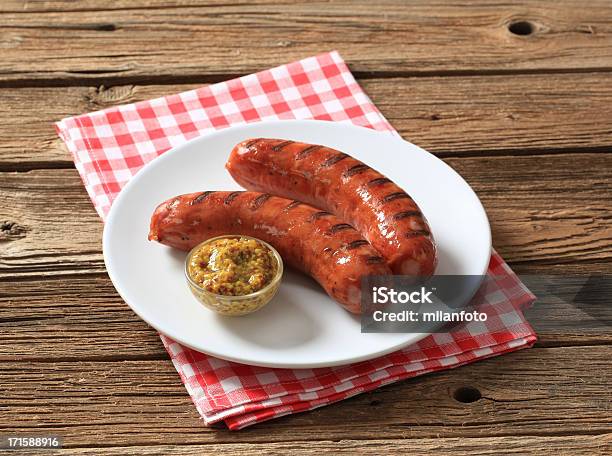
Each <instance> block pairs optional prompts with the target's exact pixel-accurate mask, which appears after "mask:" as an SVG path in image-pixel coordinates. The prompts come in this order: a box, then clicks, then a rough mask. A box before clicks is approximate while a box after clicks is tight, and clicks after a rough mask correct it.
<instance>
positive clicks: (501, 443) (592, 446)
mask: <svg viewBox="0 0 612 456" xmlns="http://www.w3.org/2000/svg"><path fill="white" fill-rule="evenodd" d="M611 439H612V438H611V436H610V434H602V435H596V436H590V435H589V436H581V437H580V438H576V437H575V436H565V437H532V436H520V437H517V436H511V437H488V438H475V439H466V438H445V439H444V438H434V439H418V440H417V439H414V440H408V439H406V440H382V439H376V440H349V439H342V440H340V441H337V442H331V441H317V442H312V441H306V442H304V441H302V442H288V443H255V444H253V443H237V444H209V445H184V446H178V445H159V446H139V447H133V446H129V447H111V448H96V449H91V448H71V449H64V450H60V451H58V452H57V454H58V455H83V456H85V455H95V456H98V455H100V456H105V455H124V454H125V455H133V454H140V455H143V456H166V455H168V454H172V455H179V456H181V455H183V456H192V455H197V456H200V455H202V454H233V455H239V456H247V455H261V454H266V455H272V456H284V455H292V454H297V455H306V456H308V455H320V454H335V455H336V454H337V455H355V454H359V455H374V456H378V455H380V454H391V455H393V454H419V455H424V456H427V455H432V456H439V455H440V454H455V455H469V456H496V455H499V454H505V455H525V454H530V455H533V456H538V455H542V456H544V455H550V454H571V455H575V456H580V455H584V456H596V455H604V454H606V452H607V451H608V450H609V449H610V445H612V443H611ZM21 454H22V455H25V456H27V455H36V456H38V455H39V454H40V451H39V450H38V451H33V450H25V451H24V452H22V453H21ZM54 454H55V453H54Z"/></svg>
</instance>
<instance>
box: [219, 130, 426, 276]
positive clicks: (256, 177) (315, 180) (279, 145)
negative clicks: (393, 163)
mask: <svg viewBox="0 0 612 456" xmlns="http://www.w3.org/2000/svg"><path fill="white" fill-rule="evenodd" d="M226 168H227V169H228V171H229V172H230V174H231V175H232V177H233V178H234V179H235V180H236V182H238V183H239V184H240V185H242V186H243V187H244V188H246V189H247V190H253V191H260V192H268V193H272V194H275V195H279V196H282V197H285V198H293V199H297V200H301V201H304V202H305V203H308V204H311V205H313V206H316V207H320V208H321V209H325V210H326V211H329V212H332V213H333V214H335V215H337V216H338V218H340V219H342V220H344V221H346V222H348V223H350V224H351V225H352V226H354V227H355V228H356V229H357V230H358V231H360V232H361V234H362V235H363V237H364V238H365V239H367V240H368V241H369V242H370V244H372V246H373V247H374V248H375V249H376V250H378V251H379V252H380V253H381V255H382V256H383V257H384V258H385V259H386V261H387V262H388V264H389V266H390V267H391V270H392V271H393V272H394V273H395V274H404V275H413V276H422V277H428V276H430V275H432V274H433V272H434V270H435V267H436V247H435V243H434V240H433V237H432V234H431V231H430V229H429V225H428V223H427V220H426V219H425V217H424V216H423V214H422V212H421V210H420V209H419V207H418V206H417V204H416V203H415V202H414V201H413V200H412V198H411V197H410V196H409V195H408V194H407V193H406V192H405V191H404V190H402V189H401V188H400V187H399V186H397V185H396V184H395V183H393V182H392V181H391V180H390V179H388V178H387V177H385V176H384V175H382V174H381V173H379V172H378V171H376V170H374V169H372V168H370V167H369V166H368V165H366V164H364V163H362V162H360V161H359V160H357V159H355V158H353V157H351V156H349V155H347V154H345V153H343V152H340V151H337V150H334V149H331V148H329V147H324V146H319V145H314V144H305V143H300V142H294V141H288V140H281V139H265V138H255V139H249V140H247V141H243V142H241V143H239V144H238V145H236V146H235V147H234V149H233V150H232V153H231V155H230V157H229V160H228V162H227V164H226Z"/></svg>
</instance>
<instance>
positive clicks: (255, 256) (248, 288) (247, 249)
mask: <svg viewBox="0 0 612 456" xmlns="http://www.w3.org/2000/svg"><path fill="white" fill-rule="evenodd" d="M276 267H277V266H276V260H275V257H274V254H273V253H272V252H271V251H270V249H268V248H267V247H266V246H264V245H262V244H261V243H259V242H257V240H255V239H250V238H243V237H237V238H222V239H217V240H215V241H213V242H211V243H208V244H204V245H202V246H201V247H200V248H199V249H198V250H196V251H195V252H194V253H193V255H192V256H191V259H190V261H189V264H188V267H187V273H188V274H189V277H190V278H191V279H192V280H193V281H194V282H195V283H197V284H198V285H199V286H201V287H202V288H204V289H205V290H207V291H209V292H211V293H215V294H219V295H225V296H243V295H247V294H251V293H254V292H256V291H259V290H261V289H262V288H264V287H265V286H266V285H268V284H269V283H270V282H271V281H272V279H273V278H274V276H275V274H276Z"/></svg>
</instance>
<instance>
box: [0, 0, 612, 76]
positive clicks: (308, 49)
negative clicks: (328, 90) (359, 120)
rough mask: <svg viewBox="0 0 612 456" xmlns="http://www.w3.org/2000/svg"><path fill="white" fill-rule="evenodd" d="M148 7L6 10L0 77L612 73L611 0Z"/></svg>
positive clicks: (62, 5)
mask: <svg viewBox="0 0 612 456" xmlns="http://www.w3.org/2000/svg"><path fill="white" fill-rule="evenodd" d="M147 3H148V2H146V3H145V2H144V1H141V2H138V3H136V2H134V3H132V2H127V1H124V2H119V3H118V5H115V6H113V7H107V6H106V5H105V6H104V7H102V6H100V4H99V3H97V2H94V1H87V2H83V3H76V4H75V3H72V2H44V3H40V2H27V3H20V2H16V1H11V2H7V3H3V6H2V8H3V10H4V11H5V12H4V13H2V16H1V17H0V24H1V25H2V36H1V42H0V43H1V46H2V48H3V64H2V68H1V70H0V80H3V81H5V82H19V81H21V83H24V82H28V81H29V82H31V81H36V80H39V81H53V82H54V83H55V84H57V83H58V82H59V81H65V82H70V81H74V80H79V81H81V80H84V79H95V80H99V79H100V78H104V80H106V81H111V80H122V81H127V80H130V81H131V82H134V81H136V80H142V79H147V80H149V81H150V80H152V79H154V78H157V80H160V79H165V80H170V79H173V78H176V77H177V76H179V77H181V78H186V77H200V76H202V75H207V76H214V75H218V76H220V77H225V76H227V75H228V74H245V73H249V72H253V71H256V70H260V69H263V68H268V67H271V66H275V65H278V64H281V63H285V62H289V61H292V60H294V59H298V58H302V57H306V56H309V55H313V54H317V53H319V52H323V51H326V50H330V49H338V50H339V51H340V52H341V53H342V55H343V56H344V57H345V59H346V60H347V61H348V62H350V63H351V66H352V68H353V70H355V71H356V72H358V73H362V74H366V73H368V74H398V73H401V74H431V73H442V74H444V73H461V72H495V71H505V72H517V71H559V70H561V71H563V70H568V69H570V70H586V69H598V70H606V71H607V70H610V69H612V46H611V44H612V33H611V32H612V20H611V18H612V6H611V5H610V3H609V2H606V1H601V0H600V1H593V2H588V3H586V4H585V3H584V2H581V1H578V0H567V1H565V2H561V3H560V2H556V1H552V0H548V1H536V0H522V1H520V2H513V3H511V4H509V3H501V4H500V3H499V2H495V1H492V0H489V1H487V2H479V3H478V4H471V5H469V7H466V6H467V5H465V4H464V3H462V2H459V3H449V2H444V1H436V2H430V1H424V0H423V1H419V2H410V3H406V2H403V1H400V0H384V1H382V2H377V4H376V6H375V7H374V6H373V4H372V3H371V2H369V1H367V0H361V1H347V0H340V1H334V2H325V1H317V2H306V1H302V2H292V3H290V4H286V3H279V2H269V1H257V2H231V3H227V2H222V3H215V2H210V1H208V2H205V1H193V2H181V3H180V4H179V5H178V6H170V4H169V3H165V2H160V3H158V5H159V6H155V5H152V6H148V5H147ZM145 6H147V7H146V8H145ZM94 12H95V13H94ZM518 21H526V22H528V23H529V24H530V25H527V26H524V27H519V29H522V30H523V31H524V32H527V33H529V34H528V35H521V34H520V33H521V31H520V30H519V31H518V33H519V34H516V33H512V32H511V31H510V27H509V25H510V24H512V23H515V22H518ZM151 43H155V46H154V47H153V48H152V47H151ZM50 51H51V52H50Z"/></svg>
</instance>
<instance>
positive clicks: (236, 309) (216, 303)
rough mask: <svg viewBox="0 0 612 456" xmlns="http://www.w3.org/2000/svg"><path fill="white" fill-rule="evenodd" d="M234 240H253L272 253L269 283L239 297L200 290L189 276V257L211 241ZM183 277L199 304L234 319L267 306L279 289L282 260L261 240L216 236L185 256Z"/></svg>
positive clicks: (272, 248) (237, 236)
mask: <svg viewBox="0 0 612 456" xmlns="http://www.w3.org/2000/svg"><path fill="white" fill-rule="evenodd" d="M236 238H243V239H252V240H255V241H257V242H259V243H260V244H261V245H263V246H264V247H265V248H267V249H269V250H270V251H271V252H272V255H273V256H274V259H275V260H276V274H275V275H274V277H272V280H270V283H268V284H267V285H266V286H265V287H263V288H262V289H261V290H258V291H256V292H254V293H249V294H246V295H239V296H229V295H221V294H216V293H212V292H210V291H208V290H206V289H205V288H202V287H201V286H200V285H199V284H198V283H196V282H195V281H194V280H193V279H192V278H191V277H190V276H189V262H190V261H191V257H192V256H193V255H194V253H195V252H196V251H197V250H198V249H199V248H200V247H202V246H204V245H206V244H209V243H211V242H213V241H216V240H218V239H236ZM185 277H186V278H187V284H188V285H189V289H190V290H191V293H193V295H194V296H195V297H196V299H197V300H198V301H200V303H202V305H204V307H206V308H208V309H210V310H212V311H214V312H217V313H218V314H220V315H228V316H234V317H235V316H240V315H247V314H250V313H253V312H255V311H257V310H259V309H261V308H262V307H263V306H265V305H266V304H268V303H269V302H270V301H271V300H272V298H273V297H274V295H275V294H276V292H277V291H278V288H279V287H280V283H281V278H282V277H283V260H282V258H281V256H280V255H279V254H278V252H277V251H276V249H275V248H274V247H272V246H271V245H270V244H268V243H267V242H264V241H262V240H261V239H257V238H254V237H251V236H242V235H223V236H216V237H213V238H210V239H207V240H206V241H204V242H201V243H200V244H198V245H196V246H195V247H194V248H193V249H191V251H190V252H189V253H188V254H187V258H186V259H185Z"/></svg>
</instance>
